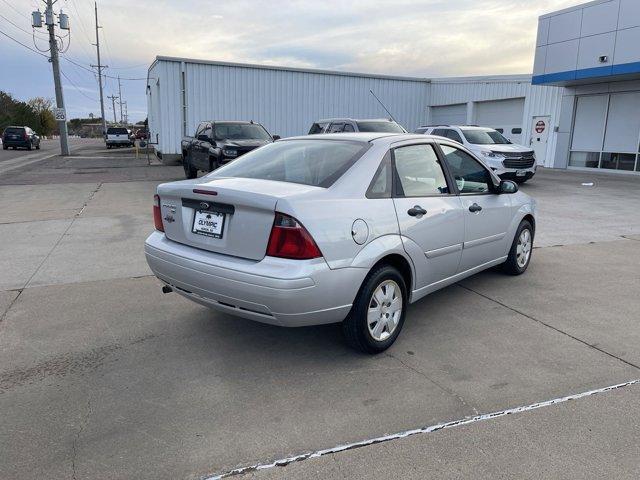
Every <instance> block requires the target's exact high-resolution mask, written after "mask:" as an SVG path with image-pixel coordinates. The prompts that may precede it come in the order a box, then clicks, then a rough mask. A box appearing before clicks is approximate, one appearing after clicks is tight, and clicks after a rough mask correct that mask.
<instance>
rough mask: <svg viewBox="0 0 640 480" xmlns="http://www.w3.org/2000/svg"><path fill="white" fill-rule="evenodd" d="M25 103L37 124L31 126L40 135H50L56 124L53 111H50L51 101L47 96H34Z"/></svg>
mask: <svg viewBox="0 0 640 480" xmlns="http://www.w3.org/2000/svg"><path fill="white" fill-rule="evenodd" d="M27 103H28V105H29V107H30V108H31V110H32V111H33V114H34V115H35V120H36V122H37V125H36V126H35V127H32V128H33V129H34V130H35V131H37V132H38V133H39V134H40V135H46V136H49V135H51V134H52V133H53V132H54V131H55V129H56V126H57V124H56V119H55V117H54V116H53V112H52V111H51V107H52V105H53V102H52V101H51V100H50V99H48V98H43V97H35V98H32V99H31V100H29V101H28V102H27Z"/></svg>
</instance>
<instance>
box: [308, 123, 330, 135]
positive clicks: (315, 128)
mask: <svg viewBox="0 0 640 480" xmlns="http://www.w3.org/2000/svg"><path fill="white" fill-rule="evenodd" d="M326 126H327V124H326V123H314V124H313V125H311V128H310V129H309V135H315V134H316V133H322V132H324V129H325V127H326Z"/></svg>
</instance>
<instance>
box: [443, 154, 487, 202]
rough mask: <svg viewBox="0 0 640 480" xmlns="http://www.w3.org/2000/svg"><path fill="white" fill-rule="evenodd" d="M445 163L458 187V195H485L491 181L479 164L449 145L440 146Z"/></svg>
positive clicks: (485, 170)
mask: <svg viewBox="0 0 640 480" xmlns="http://www.w3.org/2000/svg"><path fill="white" fill-rule="evenodd" d="M440 148H442V152H443V153H444V158H445V161H446V162H447V165H449V170H451V174H452V175H453V178H454V179H455V181H456V184H457V185H458V190H459V191H460V193H487V192H490V191H491V185H493V180H492V179H491V175H490V174H489V172H488V171H487V169H486V168H484V167H483V166H482V165H481V164H480V162H478V161H477V160H476V159H475V158H473V157H472V156H471V155H469V154H468V153H466V152H463V151H462V150H459V149H457V148H454V147H450V146H449V145H440Z"/></svg>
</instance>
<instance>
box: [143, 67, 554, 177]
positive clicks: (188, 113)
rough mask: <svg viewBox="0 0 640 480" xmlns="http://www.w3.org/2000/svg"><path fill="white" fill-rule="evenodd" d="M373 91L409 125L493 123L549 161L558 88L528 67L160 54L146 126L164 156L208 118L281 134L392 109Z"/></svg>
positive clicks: (301, 132) (176, 151) (151, 74)
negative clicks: (478, 68) (328, 64)
mask: <svg viewBox="0 0 640 480" xmlns="http://www.w3.org/2000/svg"><path fill="white" fill-rule="evenodd" d="M369 90H373V91H374V92H375V94H376V95H377V96H378V97H379V98H380V99H381V100H382V101H383V102H384V103H385V105H387V107H388V108H389V109H390V111H391V112H392V113H393V115H394V117H395V118H396V119H397V120H398V122H400V123H401V124H402V125H403V126H404V127H405V128H407V129H408V130H409V131H411V130H413V129H415V128H417V127H419V126H421V125H426V124H435V123H445V124H476V125H484V126H489V127H493V128H497V129H499V130H500V131H501V132H503V133H504V135H505V136H507V137H509V138H510V139H512V140H513V141H514V142H517V143H524V144H526V145H532V148H534V149H535V151H536V157H537V158H538V163H539V164H541V165H547V166H551V165H552V164H553V160H552V153H553V151H554V149H555V135H553V129H552V127H551V126H552V125H557V122H558V112H559V104H560V99H561V91H562V89H561V88H558V87H534V86H532V85H531V76H529V75H506V76H493V77H468V78H443V79H427V78H409V77H392V76H384V75H368V74H362V73H347V72H332V71H321V70H308V69H297V68H284V67H272V66H260V65H246V64H234V63H226V62H212V61H202V60H189V59H183V58H171V57H157V58H156V60H155V61H154V62H153V64H152V65H151V67H150V68H149V81H148V83H147V100H148V107H149V129H150V132H151V137H152V139H156V138H157V140H158V145H157V151H158V152H159V153H160V154H161V155H162V156H163V158H167V157H175V156H179V154H180V140H181V139H182V137H183V136H186V135H193V132H194V130H195V128H196V126H197V125H198V123H199V122H201V121H203V120H254V121H256V122H260V123H262V124H263V125H264V126H265V127H266V128H267V130H269V131H270V132H272V133H274V134H278V135H280V136H283V137H286V136H292V135H304V134H305V133H307V132H308V130H309V127H310V126H311V124H312V123H313V122H314V121H316V120H318V119H320V118H327V117H354V118H371V117H384V116H386V112H385V111H384V110H383V109H382V107H381V106H380V105H379V104H378V102H377V101H376V100H375V98H374V97H373V96H372V95H371V93H370V92H369ZM540 121H543V122H546V123H545V125H547V127H546V128H545V130H544V131H543V132H542V133H538V132H536V131H535V128H536V125H539V122H540ZM549 132H552V134H551V135H549Z"/></svg>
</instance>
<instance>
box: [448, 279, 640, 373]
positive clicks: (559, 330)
mask: <svg viewBox="0 0 640 480" xmlns="http://www.w3.org/2000/svg"><path fill="white" fill-rule="evenodd" d="M456 285H458V286H459V287H461V288H464V289H465V290H468V291H469V292H472V293H475V294H476V295H479V296H481V297H482V298H485V299H487V300H489V301H490V302H494V303H497V304H498V305H500V306H502V307H504V308H506V309H508V310H511V311H512V312H515V313H517V314H519V315H522V316H523V317H525V318H528V319H529V320H533V321H534V322H537V323H539V324H540V325H544V326H545V327H547V328H550V329H551V330H554V331H556V332H558V333H561V334H562V335H565V336H567V337H569V338H571V339H573V340H575V341H577V342H580V343H582V344H583V345H586V346H587V347H590V348H593V349H594V350H597V351H598V352H600V353H604V354H605V355H608V356H609V357H611V358H615V359H616V360H618V361H620V362H622V363H624V364H626V365H629V366H630V367H633V368H637V369H638V370H640V366H638V365H636V364H635V363H632V362H629V361H628V360H625V359H624V358H622V357H619V356H617V355H615V354H613V353H610V352H607V351H606V350H604V349H602V348H600V347H598V346H597V345H595V344H591V343H589V342H587V341H585V340H582V339H581V338H578V337H576V336H575V335H571V334H570V333H568V332H565V331H564V330H561V329H560V328H558V327H554V326H553V325H551V324H549V323H546V322H544V321H542V320H539V319H537V318H535V317H532V316H531V315H528V314H526V313H524V312H522V311H520V310H518V309H517V308H514V307H511V306H509V305H507V304H506V303H503V302H501V301H500V300H496V299H495V298H491V297H489V296H488V295H485V294H483V293H480V292H478V291H477V290H474V289H473V288H470V287H467V286H466V285H463V284H461V283H457V284H456Z"/></svg>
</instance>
